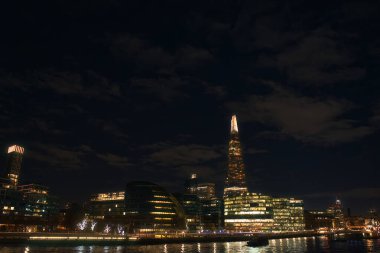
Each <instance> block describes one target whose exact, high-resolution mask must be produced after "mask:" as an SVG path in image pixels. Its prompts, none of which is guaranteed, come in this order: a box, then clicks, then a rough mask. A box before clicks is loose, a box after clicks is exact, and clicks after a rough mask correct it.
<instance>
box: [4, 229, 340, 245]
mask: <svg viewBox="0 0 380 253" xmlns="http://www.w3.org/2000/svg"><path fill="white" fill-rule="evenodd" d="M329 234H330V235H332V234H333V233H329ZM255 235H256V236H257V235H260V236H264V237H267V238H268V239H280V238H297V237H312V236H319V235H320V234H318V233H317V232H314V231H300V232H286V233H256V234H241V233H236V234H229V233H218V234H214V233H210V234H198V233H195V234H185V233H181V234H163V235H129V236H119V235H106V234H93V233H91V234H90V233H0V244H16V245H54V246H59V245H78V246H79V245H153V244H167V243H202V242H236V241H248V240H250V238H252V236H255Z"/></svg>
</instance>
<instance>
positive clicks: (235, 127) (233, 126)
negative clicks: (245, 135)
mask: <svg viewBox="0 0 380 253" xmlns="http://www.w3.org/2000/svg"><path fill="white" fill-rule="evenodd" d="M233 132H236V133H237V132H239V130H238V125H237V121H236V115H232V119H231V133H233Z"/></svg>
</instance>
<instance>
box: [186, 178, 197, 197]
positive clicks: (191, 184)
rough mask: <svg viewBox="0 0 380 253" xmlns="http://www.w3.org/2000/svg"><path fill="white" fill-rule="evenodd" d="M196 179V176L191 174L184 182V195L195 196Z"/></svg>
mask: <svg viewBox="0 0 380 253" xmlns="http://www.w3.org/2000/svg"><path fill="white" fill-rule="evenodd" d="M197 186H198V178H197V174H195V173H193V174H191V177H190V178H188V179H186V181H185V191H186V194H194V195H196V194H197Z"/></svg>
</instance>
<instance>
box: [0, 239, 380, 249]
mask: <svg viewBox="0 0 380 253" xmlns="http://www.w3.org/2000/svg"><path fill="white" fill-rule="evenodd" d="M0 252H1V253H16V252H17V253H19V252H22V253H35V252H38V253H46V252H51V253H74V252H75V253H98V252H108V253H122V252H141V253H171V252H173V253H177V252H179V253H184V252H196V253H217V252H218V253H219V252H220V253H234V252H251V253H254V252H259V253H266V252H284V253H285V252H289V253H293V252H326V253H328V252H380V239H377V240H363V241H357V242H330V241H329V240H327V239H326V238H323V237H320V238H317V237H315V238H314V237H308V238H291V239H275V240H270V241H269V245H268V246H264V247H258V248H252V247H248V246H246V242H223V243H221V242H220V243H192V244H162V245H148V246H75V247H57V248H54V247H50V246H49V247H41V246H0Z"/></svg>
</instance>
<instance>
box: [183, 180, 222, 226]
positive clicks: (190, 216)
mask: <svg viewBox="0 0 380 253" xmlns="http://www.w3.org/2000/svg"><path fill="white" fill-rule="evenodd" d="M179 200H180V203H181V204H182V206H183V209H184V211H185V214H186V222H187V223H186V224H187V229H188V231H204V230H210V231H215V230H220V229H222V227H223V202H222V200H221V199H219V198H217V197H216V194H215V184H214V183H198V177H197V175H196V174H191V177H190V178H188V179H187V180H186V183H185V194H184V195H183V196H181V197H179Z"/></svg>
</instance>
